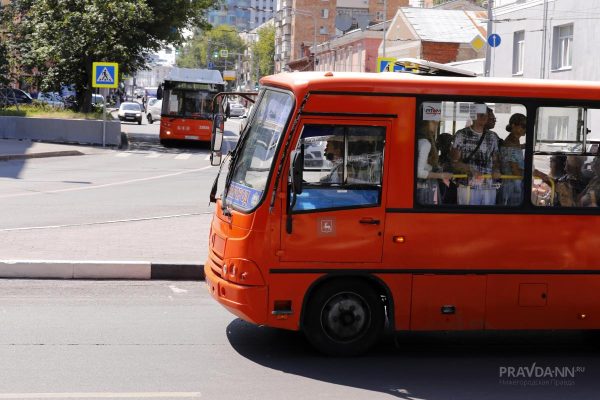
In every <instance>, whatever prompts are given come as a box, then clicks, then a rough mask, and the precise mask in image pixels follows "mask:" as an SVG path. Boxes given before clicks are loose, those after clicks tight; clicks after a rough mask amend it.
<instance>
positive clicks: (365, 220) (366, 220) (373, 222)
mask: <svg viewBox="0 0 600 400" xmlns="http://www.w3.org/2000/svg"><path fill="white" fill-rule="evenodd" d="M358 222H359V223H361V224H366V225H379V224H380V221H379V220H378V219H374V218H361V219H360V221H358Z"/></svg>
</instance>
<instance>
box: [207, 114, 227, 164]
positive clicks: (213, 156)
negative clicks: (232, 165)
mask: <svg viewBox="0 0 600 400" xmlns="http://www.w3.org/2000/svg"><path fill="white" fill-rule="evenodd" d="M224 127H225V121H224V118H223V115H222V114H217V115H215V117H214V119H213V127H212V128H213V129H212V135H211V138H210V151H211V152H210V165H212V166H217V165H220V164H221V147H222V146H223V130H224Z"/></svg>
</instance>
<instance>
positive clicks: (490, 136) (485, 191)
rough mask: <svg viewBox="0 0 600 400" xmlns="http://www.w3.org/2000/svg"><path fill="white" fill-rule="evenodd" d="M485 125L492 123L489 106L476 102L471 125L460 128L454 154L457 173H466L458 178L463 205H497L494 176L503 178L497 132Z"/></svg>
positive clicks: (452, 154)
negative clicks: (464, 177) (461, 177)
mask: <svg viewBox="0 0 600 400" xmlns="http://www.w3.org/2000/svg"><path fill="white" fill-rule="evenodd" d="M486 126H491V125H488V107H487V106H486V105H485V104H475V105H474V115H473V121H472V124H471V126H468V127H466V128H463V129H460V130H458V131H457V132H456V135H455V138H454V144H453V147H452V153H451V158H452V162H453V167H454V172H455V173H458V174H466V175H467V179H461V180H460V181H459V187H458V204H460V205H494V204H496V185H495V183H494V179H498V178H499V177H500V159H499V150H498V135H497V134H496V133H494V132H491V131H490V130H489V129H486Z"/></svg>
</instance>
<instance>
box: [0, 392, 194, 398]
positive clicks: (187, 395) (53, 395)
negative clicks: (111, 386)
mask: <svg viewBox="0 0 600 400" xmlns="http://www.w3.org/2000/svg"><path fill="white" fill-rule="evenodd" d="M201 397H202V394H201V393H200V392H88V393H77V392H73V393H0V399H156V398H173V399H175V398H177V399H199V398H201Z"/></svg>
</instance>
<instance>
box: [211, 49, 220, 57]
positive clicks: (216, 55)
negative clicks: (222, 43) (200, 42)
mask: <svg viewBox="0 0 600 400" xmlns="http://www.w3.org/2000/svg"><path fill="white" fill-rule="evenodd" d="M212 56H213V58H219V51H218V50H215V51H213V54H212Z"/></svg>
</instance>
